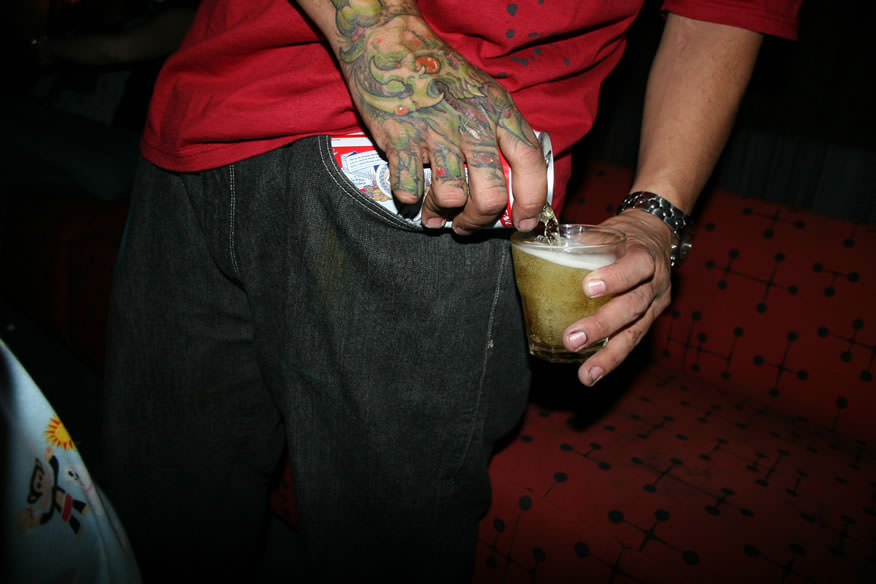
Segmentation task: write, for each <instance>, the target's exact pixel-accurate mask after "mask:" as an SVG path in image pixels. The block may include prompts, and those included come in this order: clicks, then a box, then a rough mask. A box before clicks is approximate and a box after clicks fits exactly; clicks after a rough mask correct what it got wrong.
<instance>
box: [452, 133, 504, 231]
mask: <svg viewBox="0 0 876 584" xmlns="http://www.w3.org/2000/svg"><path fill="white" fill-rule="evenodd" d="M464 152H465V157H466V163H467V164H468V187H469V193H468V199H467V201H466V203H465V207H463V209H462V211H461V212H460V213H459V214H458V215H457V216H456V217H455V218H454V219H453V229H454V231H456V232H457V233H460V234H468V233H471V232H472V231H475V230H477V229H480V228H482V227H488V226H491V225H493V224H494V223H495V222H496V219H497V218H498V217H499V215H501V214H502V212H503V211H504V210H505V208H506V207H507V206H508V186H507V184H506V183H505V174H504V172H503V169H502V163H501V159H500V158H499V149H498V147H496V146H495V145H492V146H490V145H472V146H469V147H468V149H467V150H465V151H464Z"/></svg>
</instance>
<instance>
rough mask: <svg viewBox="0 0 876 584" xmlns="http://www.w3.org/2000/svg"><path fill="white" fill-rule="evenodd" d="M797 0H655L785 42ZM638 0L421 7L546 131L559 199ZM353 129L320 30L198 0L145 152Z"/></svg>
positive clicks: (157, 95)
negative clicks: (572, 156)
mask: <svg viewBox="0 0 876 584" xmlns="http://www.w3.org/2000/svg"><path fill="white" fill-rule="evenodd" d="M800 1H801V0H666V1H665V2H664V5H663V8H664V10H668V11H671V12H677V13H679V14H682V15H684V16H688V17H691V18H696V19H700V20H708V21H713V22H720V23H723V24H730V25H735V26H741V27H744V28H749V29H752V30H755V31H758V32H762V33H765V34H772V35H777V36H783V37H789V38H795V37H796V33H797V18H796V14H797V10H798V9H799V5H800ZM642 2H643V0H612V1H611V2H586V1H582V0H527V1H525V2H518V3H508V2H506V1H501V2H498V1H494V0H480V1H472V0H440V1H430V2H420V3H419V8H420V11H421V13H422V14H423V17H424V18H425V19H426V21H427V22H429V24H430V25H431V26H432V27H433V28H434V29H435V31H436V32H437V34H438V35H439V36H441V37H442V38H443V39H444V40H445V41H447V42H448V43H449V44H450V45H451V46H452V47H454V48H455V49H456V50H457V51H459V52H460V53H461V54H462V55H463V56H465V57H466V58H467V59H468V60H469V61H470V62H471V63H473V64H474V65H476V66H478V67H480V68H481V69H483V70H484V71H486V72H487V73H489V74H490V75H492V76H493V77H494V78H496V79H497V80H498V81H499V83H501V84H502V85H503V86H505V87H506V88H507V89H508V90H509V91H510V92H511V94H512V96H513V98H514V101H515V103H516V104H517V106H518V107H519V108H520V110H521V111H522V112H523V114H524V116H525V117H526V118H527V120H528V121H529V122H530V124H531V125H532V126H533V127H534V128H535V129H537V130H546V131H547V132H548V133H549V134H550V136H551V139H552V142H553V145H554V153H555V155H556V156H557V162H556V168H555V171H556V174H557V176H556V181H555V185H556V187H557V188H556V191H555V204H559V203H560V202H561V199H562V197H563V195H564V192H563V190H564V186H565V183H566V179H567V178H568V176H569V173H570V163H569V158H570V157H569V156H567V154H568V152H569V150H570V149H571V147H572V146H573V145H574V144H575V143H576V142H578V141H579V140H580V139H581V138H582V137H583V136H584V135H585V134H586V133H587V132H588V131H589V130H590V128H591V126H592V124H593V120H594V117H595V116H596V107H597V104H598V101H599V88H600V85H601V84H602V82H603V81H604V79H605V78H606V76H607V75H608V74H609V73H610V72H611V71H612V69H614V67H615V66H616V65H617V62H618V61H619V60H620V58H621V55H622V53H623V49H624V46H625V40H624V37H625V33H626V31H627V29H628V28H629V26H630V24H631V23H632V21H633V19H634V18H635V17H636V15H637V14H638V12H639V10H640V9H641V6H642ZM356 129H359V122H358V118H357V115H356V110H355V108H354V106H353V103H352V101H351V99H350V95H349V93H348V91H347V87H346V84H345V83H344V80H343V77H342V76H341V72H340V69H339V68H338V66H337V63H336V61H335V59H334V57H333V55H332V53H331V50H330V49H329V47H328V45H327V44H326V43H325V41H324V40H323V37H322V35H321V33H320V32H319V31H318V30H317V29H316V27H315V26H313V25H311V24H310V23H309V21H308V20H307V19H306V18H305V17H304V16H303V15H302V13H301V12H299V11H298V9H297V8H296V7H295V6H294V5H293V3H290V2H289V1H288V0H247V1H246V2H234V1H232V0H203V1H202V2H201V4H200V7H199V9H198V12H197V15H196V16H195V19H194V22H193V24H192V27H191V29H190V30H189V32H188V34H187V35H186V38H185V40H184V41H183V43H182V45H181V46H180V48H179V50H177V52H176V53H174V54H173V55H172V56H171V57H170V58H169V59H168V60H167V62H166V64H165V66H164V68H163V69H162V71H161V74H160V75H159V77H158V80H157V81H156V84H155V89H154V93H153V97H152V103H151V105H150V111H149V116H148V119H147V122H146V128H145V131H144V134H143V139H142V142H141V149H142V152H143V155H144V156H145V157H146V158H147V159H148V160H150V161H151V162H153V163H155V164H156V165H158V166H160V167H162V168H166V169H168V170H175V171H198V170H204V169H208V168H215V167H217V166H222V165H224V164H229V163H231V162H236V161H238V160H242V159H244V158H248V157H251V156H255V155H257V154H262V153H264V152H267V151H269V150H272V149H274V148H277V147H279V146H282V145H284V144H287V143H289V142H292V141H293V140H296V139H298V138H303V137H305V136H310V135H314V134H336V133H342V132H346V131H352V130H356Z"/></svg>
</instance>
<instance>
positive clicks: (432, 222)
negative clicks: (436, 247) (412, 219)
mask: <svg viewBox="0 0 876 584" xmlns="http://www.w3.org/2000/svg"><path fill="white" fill-rule="evenodd" d="M445 223H446V221H445V220H444V219H442V218H441V217H430V218H428V219H426V221H424V222H423V225H425V226H426V227H427V228H429V229H441V228H442V227H444V224H445Z"/></svg>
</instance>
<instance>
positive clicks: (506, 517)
mask: <svg viewBox="0 0 876 584" xmlns="http://www.w3.org/2000/svg"><path fill="white" fill-rule="evenodd" d="M631 181H632V173H631V172H630V171H629V170H626V169H621V168H617V167H613V166H610V165H605V164H595V165H593V166H591V168H589V169H588V172H587V174H586V176H585V177H584V181H583V185H582V186H581V188H580V190H578V191H577V194H576V196H574V197H573V198H572V199H571V201H570V202H569V205H568V206H567V208H566V210H565V213H564V219H565V220H567V221H569V222H574V221H579V222H598V221H600V220H601V219H602V218H604V217H606V216H607V215H608V214H611V213H613V212H614V205H615V204H616V203H617V202H619V201H620V200H621V198H622V197H623V195H624V194H626V193H627V192H628V190H629V187H630V185H631ZM874 258H876V230H874V228H873V227H867V226H861V225H854V224H852V223H850V222H846V221H841V220H838V219H832V218H828V217H824V216H821V215H817V214H814V213H810V212H805V211H800V210H795V209H792V208H789V207H787V206H783V205H780V204H776V203H770V202H764V201H759V200H751V199H745V198H742V197H739V196H737V195H734V194H731V193H726V192H713V193H710V194H709V195H708V196H706V198H705V199H703V200H702V201H701V205H700V207H699V208H698V210H697V226H696V243H695V247H694V250H693V252H692V253H691V255H690V256H689V258H688V260H687V261H686V263H685V264H683V265H682V266H681V268H680V269H679V270H678V272H677V281H676V282H675V288H674V291H675V295H674V301H673V303H672V305H671V306H670V308H669V309H668V310H667V311H666V312H665V313H664V314H663V316H662V317H661V318H660V319H659V321H658V322H657V324H656V325H655V327H654V329H653V332H652V334H651V335H650V336H649V338H647V340H646V341H645V343H644V346H642V347H640V349H639V350H638V351H637V352H636V353H635V354H634V355H633V356H632V357H631V359H630V360H629V361H628V362H627V363H626V364H625V365H624V366H623V367H622V369H621V370H619V371H616V372H615V373H613V374H612V375H610V376H608V377H606V378H605V379H604V380H602V381H600V383H599V384H597V386H596V387H595V388H593V389H588V388H585V387H582V386H578V385H577V384H576V382H575V380H574V370H569V369H565V370H562V369H559V368H557V367H555V366H554V367H551V366H542V367H539V377H538V378H537V380H536V385H535V387H534V389H533V399H532V402H531V404H530V406H529V409H528V410H527V412H526V417H525V419H524V420H523V422H522V425H521V427H520V429H519V432H518V433H517V434H516V436H514V437H513V440H512V441H511V443H510V444H508V445H507V447H505V448H504V449H503V450H502V451H500V452H499V453H498V454H497V455H496V457H495V458H494V460H493V462H492V467H491V473H490V474H491V476H492V480H493V503H492V507H491V509H490V511H489V514H488V515H487V516H486V517H485V518H484V520H483V522H482V524H481V529H480V547H479V549H478V561H477V573H476V577H475V579H476V581H477V582H546V583H560V582H605V583H608V582H649V583H650V582H672V583H681V582H685V583H686V582H711V583H715V582H758V583H759V582H775V583H779V582H801V583H802V582H824V583H830V582H876V453H874V446H876V429H874V427H876V386H874V383H873V373H874V360H876V304H874V303H876V261H874Z"/></svg>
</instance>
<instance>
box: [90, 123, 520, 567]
mask: <svg viewBox="0 0 876 584" xmlns="http://www.w3.org/2000/svg"><path fill="white" fill-rule="evenodd" d="M529 377H530V373H529V369H528V357H527V349H526V344H525V337H524V332H523V326H522V317H521V315H520V309H519V304H518V299H517V293H516V289H515V286H514V281H513V275H512V266H511V258H510V254H509V245H508V233H507V232H505V231H502V230H491V231H487V232H484V233H482V234H480V235H476V236H473V237H470V238H458V237H456V236H455V235H453V234H452V233H450V232H449V231H443V232H441V233H440V234H435V233H427V232H425V231H424V230H422V229H421V228H420V227H419V226H417V225H413V224H411V223H409V222H407V221H406V220H404V219H402V218H399V217H396V216H394V215H392V214H390V213H389V212H387V211H386V210H385V209H383V208H381V207H380V206H379V205H377V204H376V203H374V202H373V201H371V200H369V199H367V198H366V197H365V196H364V195H363V194H362V193H361V192H359V191H358V190H357V189H356V188H355V187H354V186H353V185H352V184H351V183H350V182H349V181H348V179H347V178H346V177H345V176H344V175H343V174H342V173H341V172H340V170H339V169H338V168H337V166H336V165H335V162H334V160H333V159H332V156H331V150H330V143H329V141H328V139H327V138H326V137H315V138H309V139H304V140H300V141H298V142H295V143H293V144H291V145H289V146H286V147H284V148H280V149H278V150H275V151H273V152H270V153H267V154H264V155H261V156H257V157H254V158H251V159H247V160H243V161H241V162H238V163H235V164H232V165H229V166H226V167H222V168H218V169H214V170H209V171H205V172H199V173H189V174H180V173H171V172H166V171H163V170H161V169H158V168H156V167H154V166H152V165H149V164H148V163H143V164H141V168H140V170H139V174H138V179H137V181H136V188H135V192H134V195H133V199H132V207H131V215H130V218H129V223H128V228H127V232H126V235H125V241H124V244H123V248H122V251H121V253H120V257H119V264H118V267H117V271H116V276H115V282H114V287H113V300H112V309H111V323H110V341H109V356H108V365H107V377H106V380H107V411H106V424H107V435H106V446H107V452H106V457H107V463H108V464H109V465H110V466H111V470H112V472H111V473H110V476H109V477H107V480H106V490H107V491H108V492H109V496H110V497H111V500H112V501H113V503H114V504H115V505H116V506H117V508H118V511H119V514H120V515H121V517H122V520H123V521H124V523H125V525H126V527H127V529H128V530H129V532H130V533H129V535H130V537H131V540H132V542H133V545H134V547H135V551H136V553H137V554H138V556H139V560H140V561H141V563H142V564H143V568H144V572H145V575H146V577H147V579H148V578H150V577H152V579H153V580H160V579H161V578H162V576H160V575H159V573H160V572H161V571H162V570H163V569H167V570H171V571H173V570H175V569H177V568H176V567H175V564H177V562H182V564H181V565H182V566H183V569H185V570H187V571H189V572H190V573H191V574H194V575H197V577H198V578H199V579H202V578H203V577H205V576H206V575H207V573H209V572H211V571H212V572H215V573H218V574H222V575H225V576H228V575H230V574H232V573H233V572H234V571H236V570H247V569H251V568H252V566H253V565H254V564H255V562H257V558H258V553H259V546H260V545H261V543H262V538H263V534H264V530H265V525H266V521H267V517H268V515H267V513H268V511H267V494H268V490H269V486H270V479H271V476H272V475H273V474H274V473H275V471H276V469H277V468H278V464H279V463H280V461H281V460H282V456H283V455H284V453H285V454H287V455H288V457H289V460H290V461H291V464H292V469H293V481H294V488H295V499H296V505H297V518H298V530H299V533H300V536H301V540H302V542H303V546H304V550H303V553H302V557H303V558H305V560H306V561H303V562H302V564H305V565H302V573H305V571H306V573H307V574H308V575H307V577H308V579H307V580H306V581H315V580H336V579H337V577H338V576H340V575H341V574H348V575H349V574H355V575H356V577H355V578H354V580H358V579H359V578H364V577H366V576H367V575H369V574H374V575H376V576H377V577H381V578H383V579H386V577H388V576H400V575H406V576H410V577H411V578H412V580H411V581H417V582H420V581H429V580H434V581H441V582H464V581H466V580H467V579H469V578H470V570H471V566H472V559H473V556H474V551H475V546H476V534H477V525H478V520H479V518H480V517H481V515H482V514H483V512H484V511H485V510H486V508H487V505H488V502H489V494H490V485H489V476H488V474H487V462H488V459H489V456H490V454H491V452H492V449H493V447H494V445H495V443H496V442H497V440H499V439H500V438H501V437H502V436H503V435H505V434H506V433H507V432H508V431H509V430H511V429H512V428H513V426H514V425H515V423H516V422H517V421H518V419H519V417H520V415H521V413H522V411H523V408H524V404H525V401H526V397H527V392H528V389H529Z"/></svg>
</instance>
